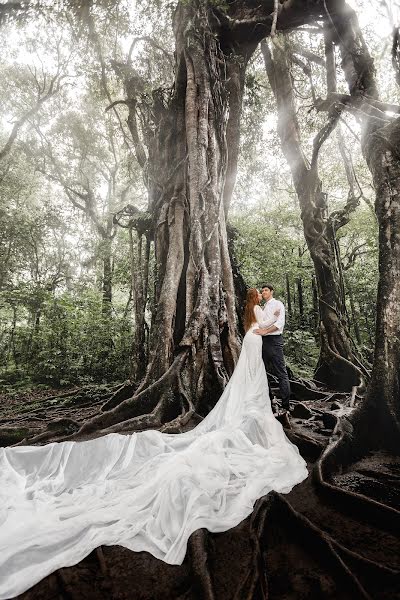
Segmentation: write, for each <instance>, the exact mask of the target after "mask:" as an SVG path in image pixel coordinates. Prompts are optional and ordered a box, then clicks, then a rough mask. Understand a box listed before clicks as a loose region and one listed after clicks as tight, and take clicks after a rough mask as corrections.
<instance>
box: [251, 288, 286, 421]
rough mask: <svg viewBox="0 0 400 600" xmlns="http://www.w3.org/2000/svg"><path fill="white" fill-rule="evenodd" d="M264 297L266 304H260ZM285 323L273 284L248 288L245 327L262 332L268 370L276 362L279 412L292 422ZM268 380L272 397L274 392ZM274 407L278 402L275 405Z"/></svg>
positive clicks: (253, 332) (257, 332) (262, 349)
mask: <svg viewBox="0 0 400 600" xmlns="http://www.w3.org/2000/svg"><path fill="white" fill-rule="evenodd" d="M262 300H264V305H263V307H261V306H260V303H261V301H262ZM284 326H285V307H284V305H283V303H282V302H281V301H280V300H276V299H275V298H274V288H273V286H272V285H271V284H265V285H263V286H262V288H261V292H259V290H258V289H256V288H251V289H249V290H248V292H247V298H246V306H245V312H244V327H245V330H246V332H247V333H246V335H254V334H256V335H258V336H261V337H262V345H261V354H262V360H263V362H264V365H265V370H266V371H267V370H268V366H269V365H272V367H273V371H274V372H275V374H276V376H277V378H278V383H279V391H280V397H281V401H282V412H281V413H280V415H279V416H282V417H285V420H286V423H288V420H287V419H288V415H289V399H290V383H289V377H288V374H287V370H286V365H285V358H284V355H283V336H282V333H283V328H284ZM267 381H268V388H269V391H270V398H271V401H272V398H273V394H272V391H271V386H270V383H269V380H268V378H267ZM273 408H274V406H273Z"/></svg>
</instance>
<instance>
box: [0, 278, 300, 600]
mask: <svg viewBox="0 0 400 600" xmlns="http://www.w3.org/2000/svg"><path fill="white" fill-rule="evenodd" d="M260 299H261V295H260V294H259V292H258V290H256V289H250V290H249V291H248V294H247V303H246V309H245V325H246V330H247V332H246V335H245V337H244V339H243V346H242V351H241V353H240V357H239V360H238V363H237V365H236V368H235V371H234V373H233V375H232V377H231V379H230V381H229V383H228V384H227V386H226V388H225V390H224V392H223V394H222V396H221V397H220V399H219V401H218V402H217V404H216V405H215V407H214V408H213V410H212V411H211V412H210V413H209V414H208V415H207V417H206V418H205V419H204V420H203V421H202V422H201V423H200V424H199V425H197V427H195V428H194V429H192V430H191V431H187V432H185V433H180V434H165V433H160V432H159V431H154V430H148V431H142V432H139V433H133V434H131V435H120V434H109V435H106V436H104V437H101V438H98V439H94V440H90V441H85V442H72V441H71V442H68V441H66V442H62V443H52V444H47V445H45V446H37V447H36V446H19V447H10V448H0V598H1V599H5V598H13V597H15V596H17V595H18V594H21V593H22V592H24V591H26V590H27V589H28V588H30V587H31V586H33V585H34V584H35V583H37V582H38V581H40V580H41V579H43V578H44V577H46V576H47V575H49V574H50V573H52V572H53V571H55V570H57V569H59V568H60V567H67V566H72V565H74V564H76V563H78V562H79V561H81V560H82V559H83V558H84V557H85V556H87V555H88V554H89V553H90V552H91V551H92V550H93V549H95V548H97V547H98V546H101V545H120V546H125V547H126V548H129V549H130V550H134V551H143V550H145V551H147V552H150V553H151V554H152V555H153V556H155V557H156V558H159V559H161V560H163V561H165V562H167V563H169V564H181V563H182V562H183V559H184V557H185V553H186V547H187V541H188V538H189V536H190V535H191V534H192V533H193V532H194V531H196V530H197V529H200V528H203V527H204V528H207V529H208V530H209V531H212V532H218V531H225V530H227V529H230V528H231V527H235V526H236V525H238V524H239V523H240V522H241V521H242V520H243V519H245V518H246V517H247V516H248V515H249V514H250V513H251V512H252V510H253V506H254V503H255V501H256V500H257V499H258V498H260V497H261V496H264V495H265V494H267V493H268V492H270V491H271V490H276V491H277V492H282V493H288V492H289V491H290V490H291V489H292V487H293V486H294V485H296V484H298V483H300V482H301V481H303V479H305V478H306V477H307V475H308V473H307V468H306V463H305V461H304V460H303V458H302V457H301V456H300V454H299V451H298V449H297V447H296V446H295V445H293V444H292V443H291V442H290V441H289V440H288V439H287V437H286V435H285V433H284V431H283V429H282V426H281V424H280V423H279V422H278V421H277V420H276V419H275V417H274V416H273V413H272V408H271V403H270V398H269V394H268V384H267V376H266V373H265V368H264V363H263V361H262V356H261V346H262V338H261V336H259V335H256V334H254V333H253V330H254V329H256V328H258V327H259V326H260V327H261V326H264V327H265V326H267V325H266V323H265V322H262V321H261V319H262V316H263V313H262V310H261V308H260V307H259V306H258V304H259V302H260ZM270 324H271V323H270Z"/></svg>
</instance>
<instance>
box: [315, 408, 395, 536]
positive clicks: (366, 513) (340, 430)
mask: <svg viewBox="0 0 400 600" xmlns="http://www.w3.org/2000/svg"><path fill="white" fill-rule="evenodd" d="M358 412H359V413H361V414H362V412H361V411H358ZM357 418H360V417H359V415H358V414H357V415H353V419H357ZM358 427H360V424H359V423H358ZM370 449H371V447H368V446H365V440H364V439H359V437H358V433H357V428H356V429H355V428H354V426H353V423H352V420H350V419H347V418H346V417H342V418H340V419H339V420H338V423H337V425H336V427H335V429H334V432H333V436H332V438H331V441H330V444H329V445H328V446H327V448H326V449H325V451H324V452H323V454H322V455H321V457H320V459H319V460H318V461H317V463H316V465H315V467H314V471H313V477H314V481H315V483H316V485H317V487H318V488H319V491H320V493H322V494H323V495H324V497H326V498H327V499H328V500H329V501H330V502H335V505H336V506H337V505H339V506H340V507H341V508H343V509H346V510H347V511H349V512H350V513H351V514H354V515H357V516H358V517H359V516H360V515H363V517H364V518H365V519H367V520H371V522H374V523H377V524H379V526H380V527H381V528H384V529H386V530H388V531H391V532H396V533H400V511H399V510H396V509H395V508H393V507H391V506H388V505H387V504H384V503H383V502H378V501H377V500H373V499H372V498H369V497H367V496H365V495H363V494H359V493H355V492H352V491H350V490H345V489H343V488H342V487H339V486H337V485H335V484H334V483H333V481H332V480H333V476H334V475H335V474H336V473H340V472H341V471H342V469H343V467H344V466H347V465H349V463H350V462H351V461H353V460H354V459H356V458H358V457H360V455H362V453H367V452H368V450H370Z"/></svg>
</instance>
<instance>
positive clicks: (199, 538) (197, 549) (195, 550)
mask: <svg viewBox="0 0 400 600" xmlns="http://www.w3.org/2000/svg"><path fill="white" fill-rule="evenodd" d="M207 539H208V531H207V530H206V529H199V530H198V531H195V532H194V533H192V535H191V536H190V539H189V544H188V546H189V550H190V558H191V563H192V568H193V573H194V576H195V586H194V587H195V588H196V592H197V595H198V597H199V598H201V600H216V596H215V593H214V588H213V583H212V579H211V574H210V570H209V565H208V555H207Z"/></svg>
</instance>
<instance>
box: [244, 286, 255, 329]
mask: <svg viewBox="0 0 400 600" xmlns="http://www.w3.org/2000/svg"><path fill="white" fill-rule="evenodd" d="M256 304H258V290H257V289H256V288H250V289H249V290H247V296H246V305H245V307H244V318H243V321H244V330H245V331H248V330H249V329H250V327H251V326H252V324H253V323H255V320H256V318H255V316H254V307H255V306H256Z"/></svg>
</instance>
